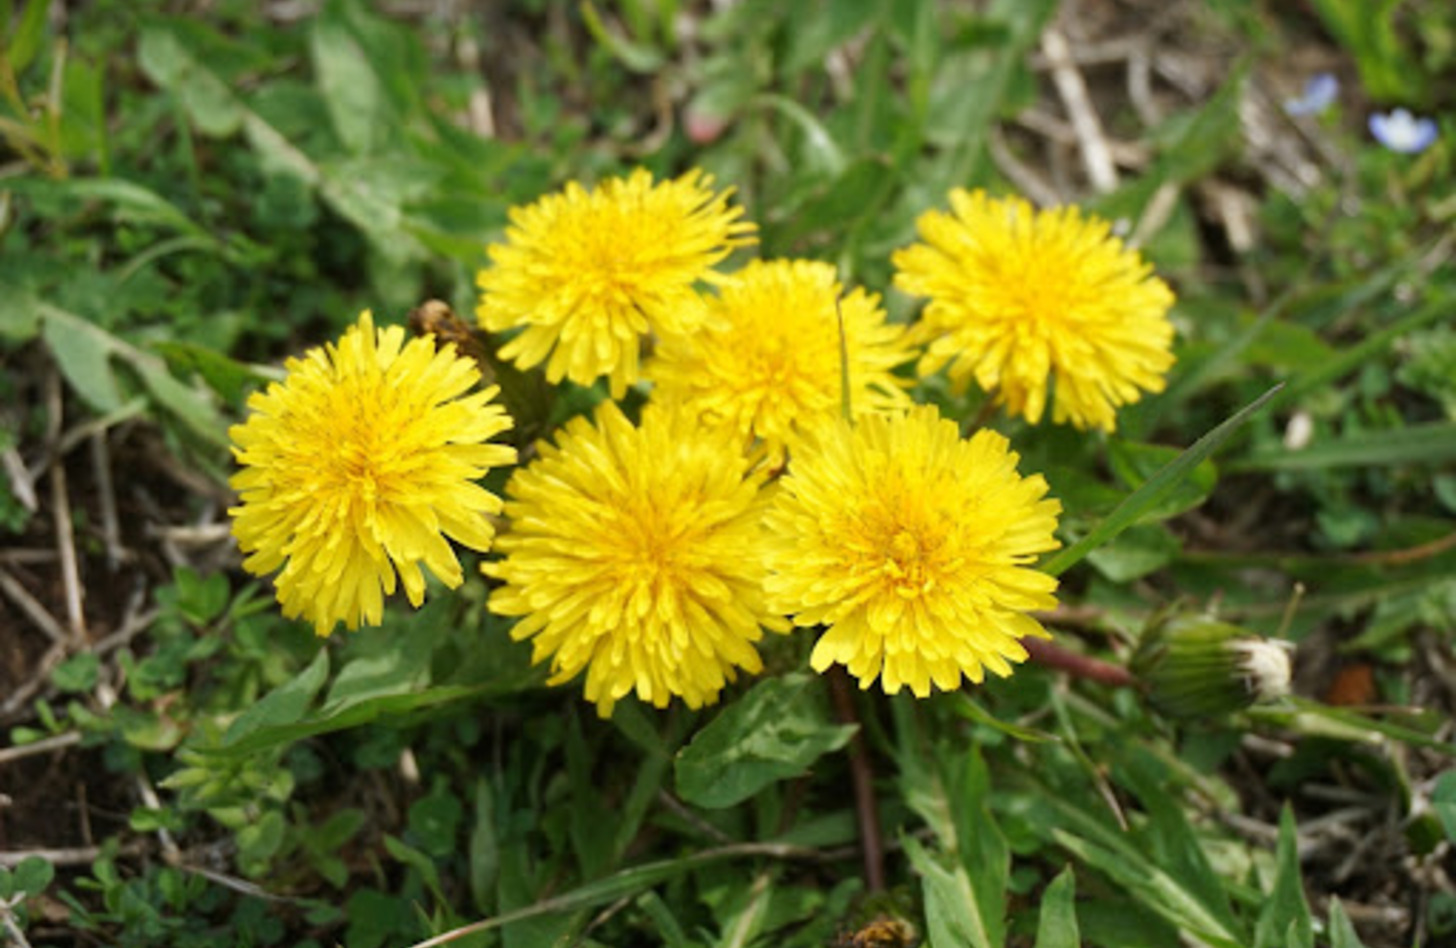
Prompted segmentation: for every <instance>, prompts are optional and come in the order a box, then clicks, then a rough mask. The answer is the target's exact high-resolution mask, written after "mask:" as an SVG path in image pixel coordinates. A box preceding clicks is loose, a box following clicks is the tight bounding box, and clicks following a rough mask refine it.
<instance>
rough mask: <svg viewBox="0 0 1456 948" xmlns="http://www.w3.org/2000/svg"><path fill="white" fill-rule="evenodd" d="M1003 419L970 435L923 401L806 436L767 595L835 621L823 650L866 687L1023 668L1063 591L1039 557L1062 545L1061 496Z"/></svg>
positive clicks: (825, 622) (922, 685) (779, 517)
mask: <svg viewBox="0 0 1456 948" xmlns="http://www.w3.org/2000/svg"><path fill="white" fill-rule="evenodd" d="M1017 460H1018V458H1017V455H1016V454H1015V453H1013V452H1011V451H1010V450H1008V445H1007V441H1006V439H1005V438H1004V437H1002V436H1001V435H1000V434H997V433H996V432H993V431H987V430H983V431H980V432H977V433H976V434H975V436H973V437H972V438H970V439H969V440H965V439H962V438H961V437H960V432H959V431H958V430H957V427H956V425H955V423H954V422H952V421H949V420H946V419H943V418H941V417H940V416H939V414H938V412H937V411H936V409H935V408H934V407H930V406H925V407H919V408H915V409H913V410H912V411H911V412H910V413H908V414H901V415H867V416H865V417H864V418H862V419H860V420H859V421H857V422H856V423H855V425H854V427H852V428H851V427H850V426H849V424H848V423H847V422H845V421H843V420H841V421H840V422H839V423H838V424H835V425H830V426H826V427H824V428H822V429H820V430H819V431H818V432H816V434H815V435H814V436H812V437H810V438H808V439H806V441H805V443H804V445H802V446H801V447H800V449H799V450H798V452H797V453H796V454H795V455H794V456H793V458H792V459H791V460H790V462H789V470H788V474H787V475H786V476H785V477H784V478H783V480H781V481H780V482H779V486H780V490H779V491H778V493H777V495H776V497H775V499H774V501H773V504H772V506H771V507H770V508H769V512H768V514H767V516H766V525H767V528H768V534H769V537H770V541H769V548H768V566H769V576H768V579H767V580H766V581H765V586H764V588H765V590H766V592H767V594H768V602H769V607H770V608H772V609H774V610H775V611H781V612H783V613H785V614H792V616H793V619H794V623H795V624H796V625H800V626H816V625H822V626H825V627H826V628H825V631H824V633H823V635H822V636H820V638H819V641H818V642H817V643H816V644H815V646H814V651H813V654H812V655H811V657H810V663H811V664H812V665H813V667H814V669H815V670H816V671H820V672H822V671H824V670H825V669H827V668H828V667H829V666H830V665H832V664H834V663H836V662H837V663H839V664H842V665H844V666H846V667H847V668H848V670H849V673H850V674H852V675H854V676H855V677H856V678H858V679H859V681H860V686H861V687H863V688H868V687H870V685H872V684H873V683H874V682H875V679H876V678H877V677H878V678H879V679H880V682H881V685H882V687H883V688H884V690H885V692H886V693H889V694H894V693H896V692H897V691H899V690H900V688H901V687H903V686H909V688H910V690H911V691H912V692H914V693H915V695H916V696H917V697H925V696H926V695H928V694H929V693H930V689H931V685H932V684H934V686H935V687H937V688H940V689H943V690H950V689H953V688H956V687H959V685H960V682H961V676H962V675H964V676H965V677H966V678H969V679H970V680H971V681H973V682H980V681H981V680H982V678H983V677H984V669H990V670H991V671H992V672H994V673H995V674H997V675H1001V676H1003V677H1004V676H1006V675H1009V674H1011V664H1010V663H1012V662H1020V661H1024V660H1025V659H1026V657H1027V653H1026V650H1025V649H1024V648H1023V647H1022V645H1021V643H1020V639H1023V638H1025V637H1027V636H1039V637H1043V638H1044V637H1046V632H1045V630H1043V629H1042V627H1041V625H1040V624H1039V623H1038V622H1037V621H1036V619H1034V618H1032V617H1031V616H1030V615H1028V614H1027V612H1028V610H1032V609H1050V608H1052V607H1053V606H1054V605H1055V604H1056V599H1055V597H1054V596H1053V592H1054V591H1055V590H1056V587H1057V581H1056V580H1055V579H1054V578H1052V577H1051V576H1048V575H1046V574H1045V573H1041V572H1038V571H1037V570H1035V569H1033V568H1032V567H1031V563H1032V561H1033V560H1034V559H1035V558H1036V556H1037V554H1039V553H1043V552H1046V551H1048V550H1052V549H1055V548H1056V547H1057V545H1058V544H1057V540H1056V539H1055V537H1054V536H1053V531H1054V530H1055V529H1056V525H1057V515H1058V514H1059V513H1060V512H1061V505H1060V504H1059V503H1058V502H1057V501H1055V500H1050V499H1046V498H1045V496H1044V495H1045V494H1046V492H1047V484H1046V481H1045V480H1044V479H1043V478H1042V477H1041V476H1040V475H1034V476H1031V477H1021V476H1019V475H1018V474H1017V472H1016V463H1017Z"/></svg>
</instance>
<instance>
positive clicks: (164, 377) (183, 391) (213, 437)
mask: <svg viewBox="0 0 1456 948" xmlns="http://www.w3.org/2000/svg"><path fill="white" fill-rule="evenodd" d="M41 314H42V316H43V318H44V322H43V324H42V328H41V333H42V337H43V338H44V339H45V341H46V344H47V345H48V346H49V347H50V349H51V353H52V354H53V355H54V356H55V359H56V364H57V365H58V366H60V369H61V374H62V375H64V376H65V377H66V381H67V382H69V383H70V385H71V387H72V388H74V389H75V390H76V391H77V392H78V393H79V394H80V395H81V397H82V398H83V399H85V400H86V402H87V403H88V404H89V405H90V406H91V407H92V408H93V409H95V410H96V411H98V412H101V413H104V414H121V413H122V412H123V411H129V410H130V408H129V405H127V404H123V402H122V389H121V385H120V382H119V381H118V379H117V377H116V374H115V372H114V370H113V369H112V359H113V358H116V359H120V360H121V361H122V362H123V363H124V364H126V365H127V366H128V367H129V368H131V369H132V371H134V372H135V373H136V375H137V378H139V379H140V380H141V382H142V384H143V386H145V388H146V389H147V393H148V395H150V396H151V401H152V402H153V403H154V404H156V405H159V406H161V407H162V408H165V409H167V410H168V411H169V412H171V413H172V414H173V415H175V416H176V417H177V418H178V419H179V420H180V421H181V422H182V423H183V424H185V425H186V426H187V428H188V429H189V430H190V431H191V432H192V433H193V434H194V435H196V436H197V437H199V438H201V439H202V440H203V441H205V442H207V443H210V444H214V445H217V446H222V445H225V444H226V443H227V432H226V425H225V424H224V423H223V420H222V417H221V416H220V415H219V414H218V413H217V410H216V409H215V408H214V407H213V405H212V403H211V402H210V401H209V400H208V399H207V397H206V396H205V394H204V393H202V392H201V391H198V390H197V389H195V388H193V387H192V386H190V385H185V384H183V383H182V382H180V381H178V380H177V379H176V378H175V377H174V376H172V374H171V373H169V372H168V371H167V367H166V365H165V364H164V363H163V362H162V360H161V359H160V358H158V357H157V356H155V355H153V354H152V353H150V352H143V351H142V350H140V349H137V348H135V347H134V346H132V345H131V344H130V343H127V342H126V341H124V340H122V339H120V338H118V337H116V336H113V335H111V334H110V333H108V332H106V331H105V330H104V329H102V328H100V327H99V326H95V325H93V324H92V323H90V322H87V321H86V320H84V319H82V318H81V317H79V316H76V315H74V314H72V313H68V312H66V311H65V310H62V309H57V308H56V307H54V306H50V305H46V304H42V307H41Z"/></svg>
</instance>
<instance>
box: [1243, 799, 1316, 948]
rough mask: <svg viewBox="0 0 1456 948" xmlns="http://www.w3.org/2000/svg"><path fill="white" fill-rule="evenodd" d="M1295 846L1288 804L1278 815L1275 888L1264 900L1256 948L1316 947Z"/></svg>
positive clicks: (1256, 932) (1291, 812)
mask: <svg viewBox="0 0 1456 948" xmlns="http://www.w3.org/2000/svg"><path fill="white" fill-rule="evenodd" d="M1296 843H1297V839H1296V834H1295V828H1294V813H1293V811H1292V810H1290V808H1289V805H1288V804H1285V806H1284V810H1283V812H1281V813H1280V814H1279V845H1278V849H1277V852H1276V854H1275V857H1274V861H1275V869H1274V888H1273V890H1272V891H1271V892H1269V893H1268V895H1267V897H1266V898H1265V900H1264V906H1263V909H1262V910H1261V911H1260V912H1259V921H1258V923H1257V924H1256V925H1255V926H1254V948H1314V928H1313V925H1312V923H1311V921H1310V917H1309V904H1308V903H1307V902H1305V900H1304V883H1303V881H1302V879H1301V876H1300V873H1299V852H1298V846H1297V845H1296Z"/></svg>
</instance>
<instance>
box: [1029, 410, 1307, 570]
mask: <svg viewBox="0 0 1456 948" xmlns="http://www.w3.org/2000/svg"><path fill="white" fill-rule="evenodd" d="M1279 389H1280V386H1278V385H1276V386H1274V387H1273V388H1271V389H1269V391H1267V392H1265V393H1264V394H1263V395H1260V396H1259V397H1258V398H1256V399H1255V400H1254V401H1252V402H1250V403H1249V404H1248V405H1246V406H1244V407H1243V408H1242V409H1240V410H1239V411H1238V412H1236V413H1235V414H1234V415H1232V416H1231V417H1230V418H1228V420H1226V421H1224V422H1223V423H1222V424H1220V425H1219V426H1218V427H1216V428H1214V429H1213V430H1212V431H1210V432H1209V433H1208V434H1206V435H1204V436H1203V437H1201V438H1199V439H1198V440H1197V441H1195V442H1194V443H1193V445H1192V446H1191V447H1189V448H1188V450H1186V451H1184V452H1183V453H1182V454H1180V455H1178V458H1177V460H1175V461H1173V462H1171V463H1170V464H1168V465H1166V466H1165V467H1163V468H1162V469H1161V470H1159V471H1158V472H1157V473H1156V474H1154V475H1153V476H1152V477H1150V478H1148V479H1147V481H1146V482H1145V483H1144V484H1143V486H1141V487H1139V488H1138V489H1137V490H1135V491H1133V492H1132V493H1131V494H1129V495H1128V496H1127V498H1126V499H1125V500H1123V502H1122V503H1120V504H1118V505H1117V508H1116V509H1115V510H1113V511H1112V513H1110V514H1108V515H1107V517H1106V519H1104V520H1103V521H1102V522H1101V523H1099V524H1097V526H1096V527H1094V528H1093V529H1092V531H1091V532H1090V533H1088V534H1087V535H1086V536H1085V537H1083V538H1082V539H1081V540H1078V541H1077V542H1076V543H1074V544H1072V545H1071V546H1069V547H1067V548H1066V549H1064V550H1062V551H1061V552H1060V553H1058V554H1057V555H1056V556H1053V557H1052V558H1051V559H1050V560H1049V561H1048V562H1047V563H1046V565H1045V566H1043V567H1042V569H1043V570H1044V571H1045V572H1047V573H1050V574H1051V575H1052V576H1060V575H1061V574H1062V573H1064V572H1066V571H1067V570H1068V569H1069V568H1071V567H1072V566H1074V565H1075V564H1076V563H1077V562H1079V561H1080V560H1081V559H1082V558H1083V557H1085V556H1086V555H1087V554H1088V553H1090V552H1092V551H1093V550H1095V549H1097V548H1098V547H1099V546H1102V545H1103V544H1104V543H1107V542H1108V541H1109V540H1111V539H1112V538H1113V537H1115V536H1117V535H1118V534H1120V533H1122V532H1123V531H1124V530H1126V529H1127V528H1128V527H1130V526H1132V525H1133V524H1134V523H1137V522H1138V520H1140V519H1141V518H1142V517H1143V515H1144V514H1146V513H1147V512H1148V511H1149V510H1151V509H1153V507H1155V506H1156V505H1157V504H1158V503H1160V502H1161V501H1162V500H1163V498H1164V497H1166V496H1168V494H1169V493H1171V492H1172V491H1173V490H1174V489H1175V488H1176V487H1177V486H1178V484H1179V483H1181V482H1182V481H1183V480H1184V478H1186V477H1188V476H1189V475H1190V474H1191V473H1192V472H1193V471H1194V470H1195V469H1196V468H1197V467H1198V465H1200V464H1202V463H1203V462H1204V460H1206V459H1207V458H1208V457H1210V456H1211V455H1212V454H1213V452H1214V451H1216V450H1218V448H1219V446H1220V445H1222V444H1223V443H1224V442H1225V441H1227V440H1228V438H1229V436H1230V435H1232V434H1233V433H1234V432H1235V431H1237V430H1238V429H1239V427H1240V426H1242V425H1243V424H1244V422H1246V421H1248V420H1249V418H1250V417H1251V416H1253V414H1254V413H1255V412H1257V411H1258V410H1259V409H1261V408H1263V407H1264V405H1265V404H1266V403H1267V402H1268V401H1269V399H1271V398H1272V397H1273V396H1274V394H1275V393H1276V392H1278V391H1279Z"/></svg>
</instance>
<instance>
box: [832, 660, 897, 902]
mask: <svg viewBox="0 0 1456 948" xmlns="http://www.w3.org/2000/svg"><path fill="white" fill-rule="evenodd" d="M828 677H829V694H830V695H831V696H832V697H833V699H834V712H835V714H836V715H837V716H838V717H839V720H840V721H841V722H843V723H844V724H855V725H858V724H859V723H860V721H859V715H858V713H856V712H855V709H854V696H853V694H851V692H850V688H849V676H848V675H847V674H846V673H845V671H844V667H843V666H841V665H834V666H833V667H831V668H830V669H829V675H828ZM849 775H850V779H851V781H852V783H853V785H854V812H855V816H856V818H857V820H858V823H859V842H860V852H861V853H862V854H863V855H864V869H865V886H866V887H867V888H868V889H869V891H871V892H883V891H884V890H885V844H884V841H883V839H882V838H881V833H880V810H879V806H878V805H877V804H876V803H875V774H874V771H873V769H871V766H870V750H869V744H868V743H867V742H866V741H865V737H864V727H863V726H860V727H859V729H858V730H856V731H855V732H854V737H853V738H851V740H850V747H849Z"/></svg>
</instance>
